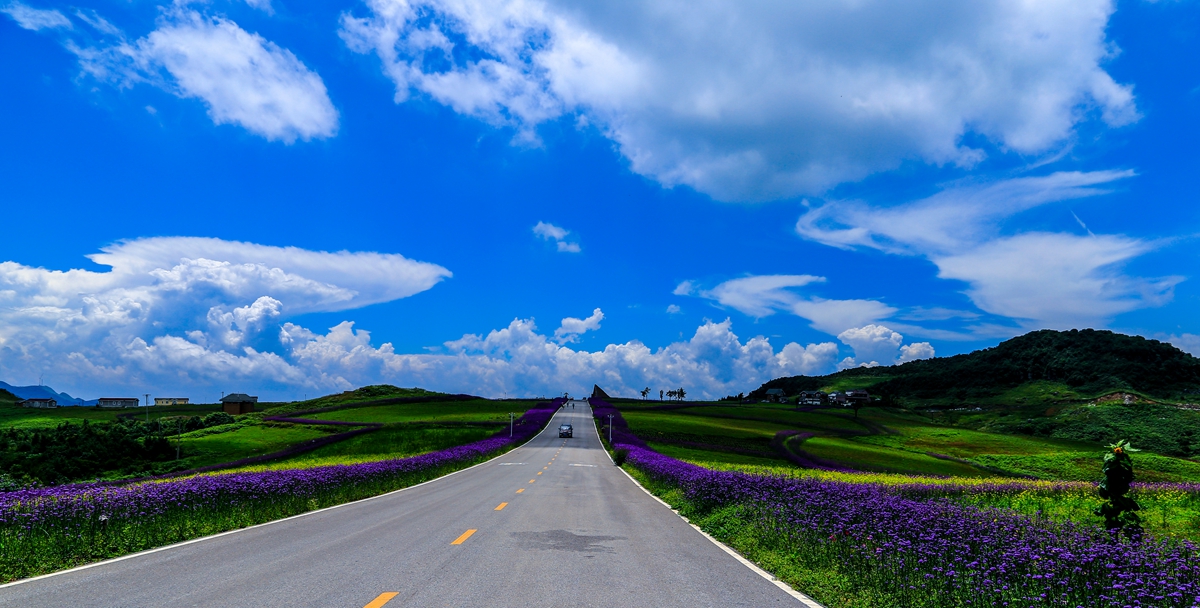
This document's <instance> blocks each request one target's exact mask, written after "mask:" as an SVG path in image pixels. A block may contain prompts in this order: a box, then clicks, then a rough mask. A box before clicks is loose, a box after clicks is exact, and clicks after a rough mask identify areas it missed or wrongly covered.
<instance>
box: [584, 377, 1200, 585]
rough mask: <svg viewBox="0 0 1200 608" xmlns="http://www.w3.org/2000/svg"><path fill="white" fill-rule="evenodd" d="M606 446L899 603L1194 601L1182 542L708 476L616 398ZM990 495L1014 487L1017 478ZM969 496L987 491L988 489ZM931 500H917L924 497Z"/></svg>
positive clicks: (782, 545)
mask: <svg viewBox="0 0 1200 608" xmlns="http://www.w3.org/2000/svg"><path fill="white" fill-rule="evenodd" d="M592 403H593V411H594V414H595V416H596V419H597V421H598V422H599V423H600V424H602V425H603V424H605V423H606V422H607V418H606V416H607V415H608V414H615V415H616V418H614V420H613V447H614V448H624V449H627V450H629V455H628V458H627V460H626V462H627V463H628V464H629V465H632V466H633V467H634V468H636V469H637V470H639V471H640V472H641V473H643V474H644V475H645V476H647V477H648V478H650V479H651V480H652V481H653V482H654V483H656V484H661V485H662V486H664V487H667V488H675V489H678V490H679V491H681V492H682V494H683V497H684V499H685V500H686V502H687V503H688V506H689V508H690V509H692V510H694V511H696V512H699V513H701V514H704V513H713V512H716V511H721V510H723V509H724V510H731V511H732V513H733V514H734V515H735V517H736V518H737V519H738V520H740V521H741V522H744V524H745V525H746V526H748V527H749V528H751V530H752V533H753V535H754V536H755V538H757V539H759V540H760V541H761V542H762V543H763V544H765V545H766V546H769V547H771V548H772V549H773V550H775V551H777V552H782V553H784V554H787V555H790V556H792V557H794V559H795V561H797V562H798V563H800V564H803V565H804V566H805V567H807V568H811V569H814V570H826V571H827V570H836V571H838V572H839V573H842V574H845V575H848V576H849V577H851V578H852V579H853V581H854V585H855V586H856V587H859V588H861V589H870V590H875V591H878V592H879V593H880V594H883V595H886V596H887V597H889V598H893V599H892V601H894V602H898V603H897V605H904V606H930V607H933V606H937V607H941V606H947V607H949V606H1021V607H1025V606H1070V607H1086V608H1092V607H1110V606H1112V607H1126V606H1155V607H1162V606H1200V557H1198V556H1197V550H1196V547H1195V546H1193V545H1192V544H1191V543H1189V542H1187V541H1180V540H1174V539H1157V538H1152V537H1145V538H1142V539H1140V540H1130V539H1127V538H1123V537H1114V536H1112V535H1110V534H1109V533H1107V532H1106V531H1104V530H1103V529H1100V528H1098V527H1092V526H1080V525H1073V524H1058V523H1053V522H1050V521H1047V520H1036V519H1031V518H1028V517H1024V516H1022V515H1018V514H1015V513H1014V512H1012V511H1008V510H1003V509H982V508H976V507H970V506H963V505H960V504H956V503H954V502H951V501H949V500H944V499H941V498H938V497H937V496H942V495H945V493H946V492H947V489H948V488H947V487H946V486H937V487H933V486H931V487H929V488H925V489H924V490H925V491H924V492H922V491H921V488H919V487H911V488H908V489H907V491H903V490H901V491H896V489H894V488H889V487H888V486H884V485H881V484H855V483H847V482H840V481H825V480H817V479H795V478H786V477H774V476H758V475H748V474H745V473H738V472H729V471H714V470H710V469H706V468H703V467H700V466H696V465H693V464H689V463H685V462H682V461H679V460H676V459H674V458H670V457H667V456H664V455H662V454H659V453H658V452H655V451H653V450H651V449H649V448H648V447H646V445H645V443H644V442H642V441H641V440H639V439H638V438H637V437H636V436H634V435H633V434H632V433H630V432H628V428H627V426H626V425H625V423H624V421H623V420H622V419H620V413H619V412H618V411H617V410H616V409H615V408H613V407H612V406H611V405H609V404H607V403H604V402H602V401H600V400H596V399H593V400H592ZM997 485H998V486H1011V487H996V488H992V489H993V490H998V491H1021V489H1022V488H1021V486H1022V483H1021V482H1014V483H1013V484H997ZM965 491H985V489H982V488H981V489H980V490H972V489H967V490H965ZM923 493H924V494H927V495H929V496H930V497H929V498H920V497H914V496H920V495H921V494H923Z"/></svg>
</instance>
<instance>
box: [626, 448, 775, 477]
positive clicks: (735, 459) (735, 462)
mask: <svg viewBox="0 0 1200 608" xmlns="http://www.w3.org/2000/svg"><path fill="white" fill-rule="evenodd" d="M646 445H648V446H650V449H652V450H654V451H656V452H658V453H660V454H665V455H667V456H670V457H672V458H677V459H679V460H683V461H685V462H690V463H692V464H698V465H700V466H702V467H708V468H710V469H738V468H740V467H745V466H753V467H764V468H771V469H776V470H788V471H790V470H795V467H793V466H792V465H790V464H788V463H787V461H784V460H782V459H778V458H763V457H759V456H751V455H749V454H737V453H733V452H717V451H713V450H701V449H696V448H688V447H682V446H677V445H670V444H666V443H657V442H653V441H651V442H647V444H646Z"/></svg>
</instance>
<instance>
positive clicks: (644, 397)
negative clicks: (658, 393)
mask: <svg viewBox="0 0 1200 608" xmlns="http://www.w3.org/2000/svg"><path fill="white" fill-rule="evenodd" d="M649 394H650V387H648V386H647V387H646V388H644V389H642V400H643V401H644V400H645V399H646V396H647V395H649Z"/></svg>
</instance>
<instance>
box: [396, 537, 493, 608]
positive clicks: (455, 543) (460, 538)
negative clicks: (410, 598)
mask: <svg viewBox="0 0 1200 608" xmlns="http://www.w3.org/2000/svg"><path fill="white" fill-rule="evenodd" d="M475 532H476V531H475V530H467V531H466V532H463V533H462V536H460V537H458V538H456V539H454V542H452V543H450V544H452V545H461V544H463V542H464V541H466V540H467V539H468V538H471V535H472V534H474V533H475ZM381 605H382V604H381Z"/></svg>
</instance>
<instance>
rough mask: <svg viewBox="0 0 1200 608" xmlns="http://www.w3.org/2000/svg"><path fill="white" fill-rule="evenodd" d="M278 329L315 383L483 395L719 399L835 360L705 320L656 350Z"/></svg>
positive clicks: (529, 330) (533, 334) (511, 332)
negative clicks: (597, 390) (680, 392)
mask: <svg viewBox="0 0 1200 608" xmlns="http://www.w3.org/2000/svg"><path fill="white" fill-rule="evenodd" d="M284 331H286V332H290V333H291V334H293V335H294V336H295V337H294V338H291V339H290V341H289V344H290V345H291V349H292V350H291V354H290V355H289V357H290V358H291V359H292V360H293V361H295V362H296V365H297V366H298V367H300V368H302V369H314V370H321V373H322V374H324V376H323V377H322V378H321V380H320V381H321V382H328V383H331V384H332V385H334V386H346V387H350V386H356V385H361V384H366V383H370V382H379V381H387V382H391V383H393V384H399V385H402V386H412V385H419V386H425V387H429V388H434V389H438V390H446V391H453V392H461V391H466V392H471V393H474V394H480V395H484V396H499V395H502V394H504V393H505V392H507V393H508V394H509V395H513V394H523V395H534V394H556V393H561V392H563V391H570V392H572V393H580V392H583V391H585V390H589V389H590V388H591V385H592V384H593V383H595V384H599V385H600V386H602V387H603V388H604V389H605V390H606V391H608V392H609V393H610V394H615V395H628V396H633V395H634V394H635V393H636V392H637V391H639V390H641V389H642V388H643V387H645V386H650V387H658V388H663V389H669V388H676V387H679V386H683V387H684V388H685V389H686V390H687V391H688V394H689V395H690V396H692V397H693V398H715V397H721V396H724V395H727V394H735V393H738V392H745V391H747V390H751V389H753V388H756V387H758V386H759V385H760V384H761V383H762V382H765V381H766V380H770V379H773V378H777V377H780V376H792V375H797V374H819V373H827V372H829V371H832V369H833V365H834V362H835V361H836V360H837V345H836V344H834V343H831V342H827V343H822V344H810V345H808V346H801V345H799V344H795V343H789V344H787V345H785V346H784V347H783V348H782V349H780V350H779V351H778V352H775V350H774V348H773V347H772V346H771V344H770V342H769V341H768V340H767V339H766V338H762V337H756V338H752V339H750V340H748V341H746V342H745V343H742V342H741V341H740V340H739V338H738V337H737V336H736V335H735V334H734V333H733V332H732V331H731V323H730V322H729V321H728V320H726V321H725V322H723V323H712V322H706V323H705V324H704V325H701V326H700V327H699V328H697V330H696V332H695V334H694V335H693V336H692V337H691V339H690V340H687V341H683V342H677V343H674V344H671V345H668V346H666V347H663V348H660V349H657V350H651V349H650V348H649V347H647V346H645V345H644V344H642V343H641V342H638V341H636V340H635V341H631V342H626V343H623V344H609V345H608V346H606V347H604V348H603V349H601V350H597V351H592V352H589V351H580V350H573V349H571V348H570V347H567V346H562V345H559V344H556V343H555V341H554V340H552V339H551V338H548V337H547V336H545V335H542V334H539V333H538V332H537V327H536V325H535V324H534V323H533V321H532V320H525V319H516V320H514V321H513V322H512V323H510V324H509V325H508V327H505V328H503V329H498V330H494V331H492V332H489V333H488V334H487V336H480V335H474V334H469V335H466V336H463V337H462V338H461V339H459V340H454V341H451V342H447V343H446V349H447V351H448V353H447V354H419V355H418V354H412V355H409V354H396V353H395V352H394V351H393V350H392V348H391V346H390V345H389V344H384V345H382V346H380V347H379V348H377V349H375V348H371V347H370V344H369V338H368V337H366V336H365V335H364V334H365V333H366V332H362V331H358V332H355V331H354V330H353V328H352V327H351V326H350V325H349V324H345V323H344V324H342V325H339V326H337V327H335V328H333V329H331V330H330V332H329V334H327V335H324V336H322V335H317V334H314V333H312V332H310V331H308V330H305V329H303V328H297V327H295V326H290V325H289V326H285V330H284ZM314 381H317V380H316V376H314Z"/></svg>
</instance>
